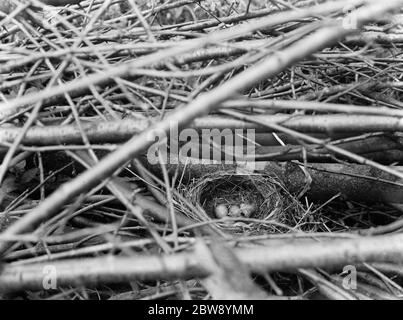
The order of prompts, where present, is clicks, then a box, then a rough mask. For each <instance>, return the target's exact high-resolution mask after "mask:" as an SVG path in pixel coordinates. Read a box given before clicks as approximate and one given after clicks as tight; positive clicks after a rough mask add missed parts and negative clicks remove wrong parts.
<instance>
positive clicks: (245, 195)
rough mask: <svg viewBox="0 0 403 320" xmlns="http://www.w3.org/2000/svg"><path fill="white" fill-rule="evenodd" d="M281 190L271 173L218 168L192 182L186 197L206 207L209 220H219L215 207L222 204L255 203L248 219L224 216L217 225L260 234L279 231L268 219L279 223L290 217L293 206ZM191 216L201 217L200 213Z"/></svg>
mask: <svg viewBox="0 0 403 320" xmlns="http://www.w3.org/2000/svg"><path fill="white" fill-rule="evenodd" d="M282 190H283V186H282V185H281V183H280V182H279V180H278V179H277V178H275V177H272V176H265V175H260V174H259V175H257V174H256V175H245V174H236V173H229V172H226V171H219V172H216V173H214V174H208V175H206V176H204V177H202V178H200V179H198V180H196V181H195V182H193V183H192V184H191V185H190V186H189V188H188V191H187V193H188V194H187V196H188V199H190V201H191V202H192V204H193V205H195V206H196V207H198V208H201V209H203V212H204V213H205V215H204V216H205V219H206V221H207V220H209V219H217V218H216V216H215V213H214V208H215V207H216V206H217V205H219V204H224V205H226V206H227V207H229V206H231V205H238V206H239V205H240V203H245V202H246V203H251V204H253V205H254V206H255V211H254V212H253V213H252V215H251V216H250V217H249V219H245V218H241V219H237V218H232V219H223V220H222V222H221V221H220V222H219V223H218V224H217V225H218V226H219V227H220V228H222V229H223V230H224V231H228V232H229V233H241V232H242V233H244V232H248V233H249V234H260V233H268V232H269V233H270V232H272V233H274V232H278V226H274V225H272V224H270V223H267V222H268V220H270V221H276V222H279V223H283V222H284V221H286V220H288V217H287V212H289V209H290V208H291V207H292V206H290V201H289V198H288V196H287V194H284V193H283V192H282ZM285 208H287V209H285ZM191 218H194V219H195V218H196V219H197V220H200V216H199V217H193V216H192V217H191ZM260 221H261V222H260Z"/></svg>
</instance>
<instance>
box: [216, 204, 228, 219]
mask: <svg viewBox="0 0 403 320" xmlns="http://www.w3.org/2000/svg"><path fill="white" fill-rule="evenodd" d="M214 213H215V216H216V217H217V218H218V219H222V218H225V217H226V216H227V215H228V209H227V207H226V206H225V204H219V205H217V206H216V207H215V209H214Z"/></svg>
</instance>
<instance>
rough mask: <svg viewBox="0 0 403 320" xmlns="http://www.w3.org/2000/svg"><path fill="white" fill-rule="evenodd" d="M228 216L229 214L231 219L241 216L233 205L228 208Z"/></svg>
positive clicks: (239, 210) (237, 208)
mask: <svg viewBox="0 0 403 320" xmlns="http://www.w3.org/2000/svg"><path fill="white" fill-rule="evenodd" d="M228 214H229V216H230V217H233V218H237V217H240V216H241V209H240V208H239V207H238V206H236V205H233V206H231V207H230V208H229V213H228Z"/></svg>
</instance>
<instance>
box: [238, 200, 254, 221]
mask: <svg viewBox="0 0 403 320" xmlns="http://www.w3.org/2000/svg"><path fill="white" fill-rule="evenodd" d="M255 210H256V207H255V205H253V204H251V203H241V206H240V211H241V213H242V215H243V216H244V217H245V218H250V216H251V215H252V214H253V213H254V212H255Z"/></svg>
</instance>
